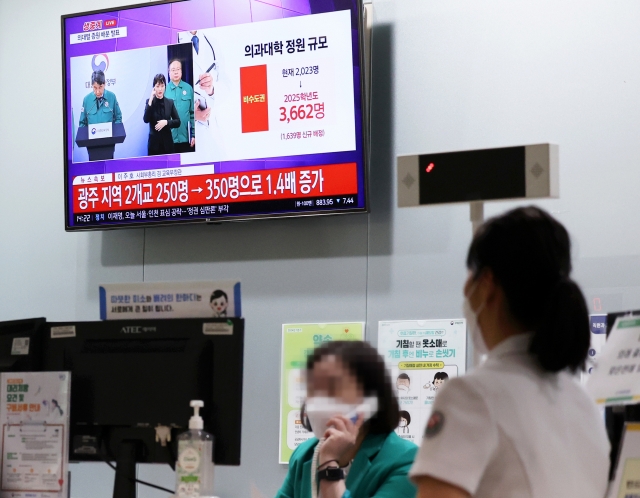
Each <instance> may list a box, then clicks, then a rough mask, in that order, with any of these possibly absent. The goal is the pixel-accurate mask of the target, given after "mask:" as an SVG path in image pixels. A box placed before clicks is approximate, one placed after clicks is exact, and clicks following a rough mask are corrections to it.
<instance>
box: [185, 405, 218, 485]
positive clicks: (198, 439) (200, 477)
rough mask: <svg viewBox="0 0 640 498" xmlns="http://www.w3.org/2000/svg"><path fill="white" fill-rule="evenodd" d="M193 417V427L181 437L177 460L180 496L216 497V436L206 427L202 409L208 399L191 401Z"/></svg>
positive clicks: (190, 422) (191, 419)
mask: <svg viewBox="0 0 640 498" xmlns="http://www.w3.org/2000/svg"><path fill="white" fill-rule="evenodd" d="M190 405H191V407H192V408H193V416H192V417H191V418H190V419H189V430H188V431H185V432H183V433H182V434H180V435H179V436H178V461H177V462H176V490H177V491H176V493H177V494H176V497H177V498H202V497H212V496H213V436H212V435H211V434H209V433H208V432H205V431H204V430H203V428H204V422H203V420H202V417H201V416H200V409H201V408H203V407H204V402H202V401H200V400H194V401H191V403H190Z"/></svg>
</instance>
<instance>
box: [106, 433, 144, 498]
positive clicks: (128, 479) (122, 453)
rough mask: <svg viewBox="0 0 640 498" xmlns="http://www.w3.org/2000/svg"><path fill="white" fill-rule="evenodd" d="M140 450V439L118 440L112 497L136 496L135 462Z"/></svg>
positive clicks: (128, 497) (133, 497) (134, 497)
mask: <svg viewBox="0 0 640 498" xmlns="http://www.w3.org/2000/svg"><path fill="white" fill-rule="evenodd" d="M141 450H142V441H140V440H135V439H125V440H122V441H120V444H119V445H118V452H117V454H116V481H115V484H114V486H113V498H136V486H137V484H136V462H137V458H136V457H137V455H139V454H140V452H141Z"/></svg>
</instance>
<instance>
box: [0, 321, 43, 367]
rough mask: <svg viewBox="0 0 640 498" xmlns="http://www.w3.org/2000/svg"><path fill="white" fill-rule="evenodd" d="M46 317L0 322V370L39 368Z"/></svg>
mask: <svg viewBox="0 0 640 498" xmlns="http://www.w3.org/2000/svg"><path fill="white" fill-rule="evenodd" d="M46 321H47V320H46V318H29V319H26V320H12V321H9V322H0V372H36V371H38V370H40V369H41V359H42V356H41V355H42V351H41V349H42V335H43V333H44V325H45V323H46Z"/></svg>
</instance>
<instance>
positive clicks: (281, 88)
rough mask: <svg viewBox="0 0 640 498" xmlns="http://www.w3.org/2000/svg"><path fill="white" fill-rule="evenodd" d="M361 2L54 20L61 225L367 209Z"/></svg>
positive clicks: (147, 9)
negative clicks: (61, 137)
mask: <svg viewBox="0 0 640 498" xmlns="http://www.w3.org/2000/svg"><path fill="white" fill-rule="evenodd" d="M362 25H363V24H362V6H361V4H360V2H359V1H356V0H182V1H180V0H178V1H170V2H159V3H148V4H144V5H136V6H132V7H124V8H118V9H114V10H102V11H99V12H88V13H81V14H73V15H67V16H63V17H62V36H63V42H62V45H63V63H64V64H63V65H64V68H63V72H64V74H63V76H64V129H65V156H64V161H65V192H66V196H65V202H66V228H67V230H86V229H107V228H118V227H126V226H155V225H162V224H169V223H193V222H215V221H221V220H239V219H248V218H258V217H274V216H300V215H315V214H330V213H331V214H335V213H345V212H354V211H366V206H367V199H366V184H367V182H366V145H365V140H366V137H365V132H364V131H365V127H364V121H365V117H364V97H363V88H364V85H363V81H362V78H363V75H364V71H363V68H362V63H361V62H362V61H363V57H362V46H361V39H362Z"/></svg>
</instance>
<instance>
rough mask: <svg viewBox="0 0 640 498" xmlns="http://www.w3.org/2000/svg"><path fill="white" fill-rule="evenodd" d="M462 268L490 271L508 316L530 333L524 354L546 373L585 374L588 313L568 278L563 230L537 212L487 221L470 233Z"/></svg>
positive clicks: (530, 209)
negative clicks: (577, 372) (474, 232)
mask: <svg viewBox="0 0 640 498" xmlns="http://www.w3.org/2000/svg"><path fill="white" fill-rule="evenodd" d="M467 267H468V268H469V270H470V271H471V272H472V275H473V278H474V279H475V278H477V277H478V276H479V275H480V274H481V273H482V271H483V270H485V269H490V270H491V272H492V273H493V276H494V278H495V280H496V281H497V283H498V284H499V285H500V286H501V287H502V289H503V291H504V294H505V297H506V301H507V307H508V311H509V313H510V315H511V317H512V318H513V320H514V321H515V322H517V323H518V324H519V325H520V326H521V327H522V328H524V329H525V330H528V331H532V332H533V333H534V335H533V339H532V341H531V345H530V346H529V352H530V353H531V354H532V355H533V356H534V357H535V358H536V360H537V361H538V363H539V365H540V366H541V367H542V368H543V370H545V371H547V372H559V371H561V370H564V369H565V368H569V369H570V370H571V371H572V372H576V371H577V370H579V369H584V365H585V360H586V358H587V354H588V351H589V340H590V332H589V314H588V311H587V305H586V303H585V300H584V296H583V295H582V291H581V290H580V288H579V287H578V285H577V284H576V283H575V282H574V281H573V280H571V278H570V277H569V275H570V273H571V241H570V240H569V234H568V232H567V230H566V228H565V227H564V226H562V224H561V223H560V222H558V221H557V220H556V219H555V218H553V217H552V216H551V215H550V214H549V213H547V212H546V211H543V210H542V209H539V208H537V207H533V206H530V207H523V208H517V209H514V210H512V211H509V212H508V213H506V214H504V215H502V216H498V217H495V218H492V219H490V220H488V221H487V222H486V223H485V224H484V225H482V226H481V227H480V228H479V229H478V232H477V233H476V234H475V236H474V238H473V241H472V242H471V246H470V247H469V254H468V256H467Z"/></svg>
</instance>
